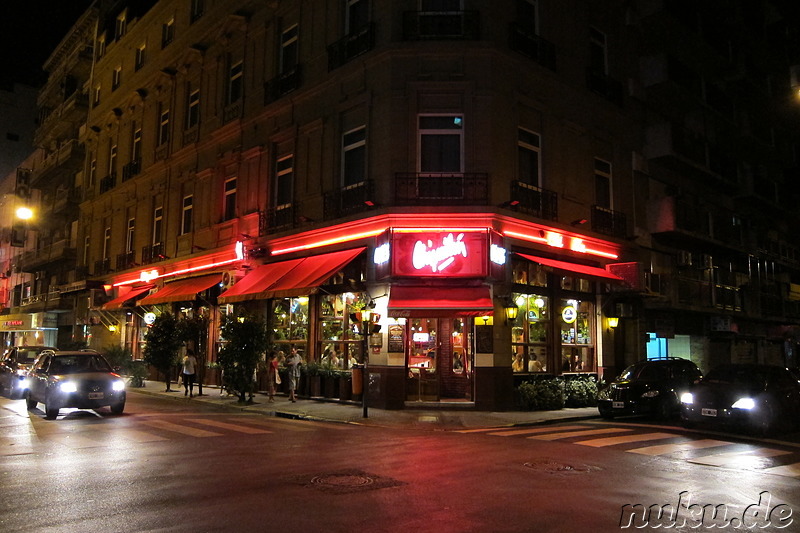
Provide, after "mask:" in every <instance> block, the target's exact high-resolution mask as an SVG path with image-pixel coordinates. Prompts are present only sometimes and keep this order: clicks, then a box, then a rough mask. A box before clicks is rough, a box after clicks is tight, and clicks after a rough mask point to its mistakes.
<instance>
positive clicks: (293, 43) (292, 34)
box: [279, 24, 300, 74]
mask: <svg viewBox="0 0 800 533" xmlns="http://www.w3.org/2000/svg"><path fill="white" fill-rule="evenodd" d="M299 28H300V27H299V26H298V25H297V24H295V25H294V26H292V27H290V28H288V29H286V30H284V31H283V33H282V34H281V55H280V63H279V68H280V73H281V74H288V73H289V72H291V71H292V70H294V68H295V67H296V66H297V58H298V40H297V38H298V32H299Z"/></svg>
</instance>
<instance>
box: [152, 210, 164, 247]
mask: <svg viewBox="0 0 800 533" xmlns="http://www.w3.org/2000/svg"><path fill="white" fill-rule="evenodd" d="M163 226H164V208H163V207H161V206H158V207H156V208H155V209H154V210H153V246H155V245H157V244H161V242H162V238H163V237H162V236H163V232H164V227H163Z"/></svg>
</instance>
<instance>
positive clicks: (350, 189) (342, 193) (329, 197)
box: [322, 180, 376, 220]
mask: <svg viewBox="0 0 800 533" xmlns="http://www.w3.org/2000/svg"><path fill="white" fill-rule="evenodd" d="M374 196H375V183H374V182H373V181H372V180H365V181H362V182H361V183H356V184H353V185H348V186H347V187H342V188H340V189H336V190H335V191H329V192H326V193H325V202H324V207H323V210H322V211H323V215H322V216H323V218H324V219H325V220H331V219H335V218H341V217H344V216H347V215H351V214H353V213H361V212H363V211H367V210H368V209H372V208H373V207H374V206H375V203H376V202H375V197H374Z"/></svg>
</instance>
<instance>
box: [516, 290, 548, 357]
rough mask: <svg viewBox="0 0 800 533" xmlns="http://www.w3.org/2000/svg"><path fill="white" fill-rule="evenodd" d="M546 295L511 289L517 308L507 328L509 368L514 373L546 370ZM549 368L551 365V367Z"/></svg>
mask: <svg viewBox="0 0 800 533" xmlns="http://www.w3.org/2000/svg"><path fill="white" fill-rule="evenodd" d="M549 301H550V299H549V298H548V297H547V296H544V295H540V294H520V293H514V303H516V304H517V308H518V309H519V311H518V314H517V320H516V322H515V323H514V326H513V327H512V328H511V350H512V353H513V358H512V361H511V370H512V371H513V372H514V373H524V372H547V370H548V368H547V350H548V346H549V345H550V340H551V338H550V337H551V334H550V329H551V327H550V305H549ZM551 371H552V369H551Z"/></svg>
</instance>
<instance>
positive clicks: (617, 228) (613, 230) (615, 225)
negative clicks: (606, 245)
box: [592, 205, 628, 239]
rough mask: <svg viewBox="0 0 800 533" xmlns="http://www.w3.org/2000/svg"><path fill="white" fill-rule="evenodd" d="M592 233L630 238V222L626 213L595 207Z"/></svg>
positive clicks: (593, 209)
mask: <svg viewBox="0 0 800 533" xmlns="http://www.w3.org/2000/svg"><path fill="white" fill-rule="evenodd" d="M592 231H596V232H597V233H602V234H603V235H610V236H611V237H618V238H620V239H624V238H625V237H627V236H628V222H627V218H626V216H625V213H622V212H620V211H613V210H611V209H606V208H605V207H600V206H599V205H593V206H592Z"/></svg>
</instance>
